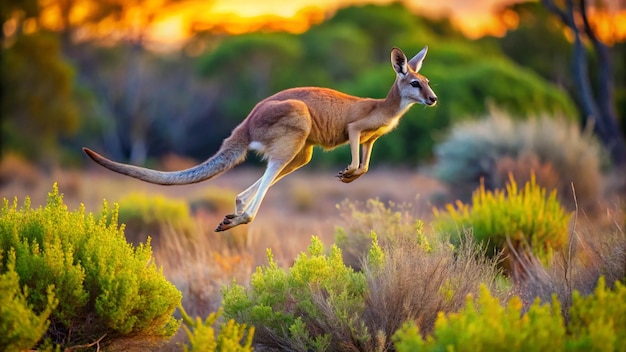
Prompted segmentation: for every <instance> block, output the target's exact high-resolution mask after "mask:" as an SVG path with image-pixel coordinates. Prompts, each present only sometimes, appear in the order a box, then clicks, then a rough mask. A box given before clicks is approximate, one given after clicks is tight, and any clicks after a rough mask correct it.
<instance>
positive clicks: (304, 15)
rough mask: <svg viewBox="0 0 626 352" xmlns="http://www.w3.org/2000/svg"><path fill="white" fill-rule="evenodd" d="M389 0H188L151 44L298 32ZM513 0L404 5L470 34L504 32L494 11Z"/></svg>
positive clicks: (158, 26) (158, 27)
mask: <svg viewBox="0 0 626 352" xmlns="http://www.w3.org/2000/svg"><path fill="white" fill-rule="evenodd" d="M391 2H393V1H390V0H370V1H359V0H339V1H336V0H335V1H333V0H292V1H282V0H265V1H258V0H235V1H227V0H216V1H214V2H206V3H205V2H196V1H191V2H188V3H186V4H184V5H180V6H179V7H177V8H176V9H174V10H173V11H172V12H171V13H170V14H169V15H168V16H162V17H161V18H160V19H159V21H157V22H156V23H155V25H154V26H153V29H152V30H151V32H150V38H151V39H152V40H153V41H154V42H158V43H161V44H164V45H171V44H176V43H180V42H181V41H182V40H184V39H185V38H187V37H188V36H189V35H190V33H191V32H192V31H193V30H198V29H207V30H220V31H224V32H228V33H233V34H237V33H244V32H249V31H254V30H259V29H270V30H284V31H289V32H294V33H300V32H303V31H305V30H307V29H308V28H309V27H310V26H311V25H313V24H316V23H319V22H321V21H323V20H324V19H325V18H328V17H330V16H332V14H333V13H334V12H335V11H337V10H338V9H339V8H341V7H345V6H350V5H358V4H388V3H391ZM513 2H515V0H484V1H464V0H443V1H438V2H426V1H419V0H409V1H405V2H404V3H405V4H406V6H407V7H408V8H410V9H411V10H412V11H413V12H414V13H416V14H418V15H419V14H424V15H425V16H450V18H451V20H452V22H453V23H454V24H455V25H456V26H457V27H458V28H459V29H460V30H461V31H463V33H465V34H466V35H467V36H469V37H479V36H482V35H485V34H492V35H502V34H503V33H504V30H505V29H506V28H505V27H504V25H503V24H502V23H501V22H500V21H498V20H497V19H496V17H495V15H494V13H495V11H496V10H497V9H499V8H501V7H502V6H505V5H507V4H510V3H513Z"/></svg>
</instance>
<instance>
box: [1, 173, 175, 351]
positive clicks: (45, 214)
mask: <svg viewBox="0 0 626 352" xmlns="http://www.w3.org/2000/svg"><path fill="white" fill-rule="evenodd" d="M108 213H109V210H108V207H107V205H106V203H105V206H104V211H103V214H102V216H100V217H99V219H95V218H94V216H93V215H91V214H88V215H87V214H85V209H84V208H83V207H81V209H80V210H78V211H72V212H70V211H68V209H67V206H66V205H65V204H64V203H63V197H62V195H60V194H59V193H58V189H57V187H56V185H55V186H54V189H53V191H52V192H51V193H49V195H48V201H47V204H46V206H45V207H42V208H39V209H32V208H31V207H30V201H29V199H28V198H27V199H26V200H25V201H24V205H23V206H22V207H21V208H18V204H17V199H16V200H15V201H14V202H13V204H12V205H9V201H8V200H7V199H5V200H4V206H3V207H2V210H1V211H0V255H1V256H2V257H1V258H2V266H1V268H2V272H0V275H3V286H2V290H3V292H2V295H1V297H3V299H4V298H5V297H11V296H12V297H15V298H16V299H13V300H10V301H9V302H7V303H8V304H10V305H9V306H8V308H3V309H9V310H11V311H19V310H20V309H22V310H23V309H24V307H26V306H27V307H28V308H29V309H31V310H32V312H33V314H31V313H28V312H27V313H26V314H25V315H24V316H22V317H20V318H21V319H24V321H23V322H24V323H27V324H32V325H33V326H36V327H41V324H42V323H41V319H42V318H44V319H45V317H46V316H47V320H46V323H45V324H46V325H47V326H48V328H47V331H46V332H45V334H44V335H43V338H44V341H43V343H44V345H45V346H51V345H59V346H61V347H62V348H67V347H72V346H77V345H85V344H91V343H95V342H97V343H98V345H100V346H102V345H112V344H113V343H117V344H122V343H125V342H127V341H129V340H130V339H132V340H133V342H135V343H136V342H138V341H143V342H144V343H145V342H157V341H160V340H162V339H164V338H167V337H169V336H171V335H173V334H174V333H175V332H176V330H177V329H178V326H179V324H180V323H179V322H178V321H176V320H175V319H174V318H173V317H172V313H173V312H174V310H175V309H176V307H177V306H178V305H180V302H181V295H180V292H179V291H178V290H177V289H176V288H175V287H174V286H173V285H172V284H170V283H169V282H168V281H167V280H166V279H165V277H164V276H163V275H162V274H161V272H160V270H159V269H158V268H157V267H156V265H155V264H154V260H153V258H152V251H151V248H150V245H149V243H147V244H145V245H140V246H138V247H133V246H132V245H130V244H128V243H127V242H126V238H125V237H124V233H123V231H122V230H121V229H120V228H119V227H118V226H117V225H116V224H117V211H116V210H115V211H112V212H111V213H112V214H111V216H109V214H108ZM110 217H112V222H113V223H114V224H115V225H108V223H109V220H108V219H109V218H110ZM15 274H17V276H18V278H19V283H18V289H17V291H16V288H15V283H14V281H15ZM11 280H13V283H11V282H12V281H11ZM4 281H7V282H8V283H9V285H4ZM20 290H23V291H22V292H20ZM55 302H58V304H54V303H55ZM3 307H5V306H4V305H3ZM48 314H49V316H48ZM3 319H5V315H4V314H3ZM26 320H28V321H26ZM0 327H1V328H2V329H9V330H10V329H11V326H10V325H7V324H5V322H4V321H3V324H2V325H0ZM36 330H37V329H35V331H36ZM8 333H9V331H6V330H3V331H0V336H7V334H8ZM14 339H15V340H17V341H22V342H24V344H19V345H17V346H20V348H33V347H35V346H37V345H38V344H40V343H42V340H40V339H34V338H32V337H30V336H26V335H20V336H16V337H15V338H14ZM26 342H28V343H26ZM33 343H35V344H34V345H33ZM26 344H30V346H25V345H26ZM40 347H41V345H40Z"/></svg>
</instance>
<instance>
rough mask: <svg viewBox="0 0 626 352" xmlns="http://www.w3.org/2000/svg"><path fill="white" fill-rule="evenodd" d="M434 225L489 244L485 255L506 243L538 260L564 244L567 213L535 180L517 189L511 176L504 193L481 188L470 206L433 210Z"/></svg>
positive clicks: (566, 231) (566, 233) (473, 197)
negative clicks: (528, 251) (466, 233)
mask: <svg viewBox="0 0 626 352" xmlns="http://www.w3.org/2000/svg"><path fill="white" fill-rule="evenodd" d="M435 216H436V217H437V220H436V226H438V227H439V228H440V229H441V230H442V231H443V232H445V233H448V234H451V235H454V234H456V233H458V232H459V229H468V230H471V231H470V233H471V234H472V235H473V236H474V237H475V238H476V239H477V240H478V241H479V242H481V243H484V244H486V245H489V246H490V247H491V250H490V251H489V252H488V253H491V254H493V253H495V252H496V251H497V250H496V249H494V247H495V248H497V249H498V250H501V249H504V248H507V247H508V246H507V241H509V240H510V241H511V245H512V246H513V248H514V249H515V250H523V249H524V248H526V247H527V246H528V247H530V248H531V250H532V252H533V253H534V254H535V255H537V256H538V257H540V258H549V257H550V255H551V253H552V251H553V250H555V249H556V250H558V249H560V248H561V246H562V245H563V244H564V243H565V242H566V241H567V237H568V222H569V219H570V217H571V214H569V213H567V212H566V211H565V210H564V209H563V207H562V206H561V204H560V203H559V201H558V200H557V198H556V192H555V191H552V192H551V193H550V194H549V195H547V194H546V190H545V189H544V188H542V187H540V186H538V185H537V183H536V182H535V179H534V177H532V178H531V180H530V182H527V183H526V184H525V186H524V188H522V189H518V187H517V183H516V182H515V179H513V178H512V177H511V178H510V180H509V183H508V184H507V186H506V191H504V190H495V191H493V192H492V191H487V190H485V187H484V186H481V187H480V188H479V189H478V190H476V192H474V195H473V196H472V202H471V204H464V203H462V202H460V201H457V203H456V207H455V206H454V205H452V204H448V205H447V206H446V210H445V211H444V212H439V211H438V210H437V209H435Z"/></svg>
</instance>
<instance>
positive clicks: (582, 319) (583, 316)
mask: <svg viewBox="0 0 626 352" xmlns="http://www.w3.org/2000/svg"><path fill="white" fill-rule="evenodd" d="M567 332H568V333H569V334H570V335H571V336H572V338H571V339H569V341H568V344H567V349H569V350H572V351H626V346H625V345H624V341H626V286H625V285H624V284H623V283H621V282H619V281H616V282H615V287H614V288H613V290H610V289H608V288H607V287H606V286H605V280H604V278H600V280H599V281H598V286H597V287H596V289H595V291H594V293H593V295H589V296H587V297H584V296H582V295H581V294H579V293H578V292H574V295H573V297H572V307H571V308H570V310H569V321H568V324H567Z"/></svg>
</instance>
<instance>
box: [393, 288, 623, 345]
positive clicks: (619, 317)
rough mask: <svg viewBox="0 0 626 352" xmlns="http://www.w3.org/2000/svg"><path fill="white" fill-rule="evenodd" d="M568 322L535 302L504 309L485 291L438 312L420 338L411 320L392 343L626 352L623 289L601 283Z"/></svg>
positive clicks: (556, 309) (556, 308)
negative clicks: (452, 308)
mask: <svg viewBox="0 0 626 352" xmlns="http://www.w3.org/2000/svg"><path fill="white" fill-rule="evenodd" d="M568 316H569V320H567V321H565V320H564V318H563V316H562V315H561V306H560V303H559V301H558V300H557V299H556V298H553V300H552V306H550V305H547V304H541V303H540V302H539V301H538V300H537V301H535V303H533V304H532V305H531V306H530V308H529V309H528V311H526V312H524V311H523V309H522V302H521V301H520V300H519V298H517V297H513V298H512V299H511V300H510V301H509V303H508V304H507V306H506V307H504V306H502V305H501V304H500V303H499V301H498V299H496V298H493V297H492V296H491V295H490V293H489V290H487V289H486V288H485V287H483V288H482V289H481V294H480V296H479V298H478V299H477V300H474V299H473V298H472V297H471V296H470V297H468V300H467V305H466V307H465V308H464V309H463V310H461V311H460V312H458V313H451V314H448V315H445V314H443V313H441V314H440V315H439V317H438V318H437V323H436V324H435V331H434V332H433V333H432V335H429V336H428V337H426V338H423V337H422V336H421V335H420V334H419V329H418V328H417V326H416V325H415V323H414V322H409V323H407V324H405V325H404V326H403V327H402V328H401V329H400V330H399V331H398V332H397V333H396V334H395V335H394V341H395V345H396V348H397V350H398V351H399V352H402V351H444V350H445V351H476V352H480V351H505V350H506V351H512V352H514V351H626V345H624V343H623V342H624V338H626V287H625V286H624V285H622V284H620V283H619V282H618V283H616V285H615V289H614V290H608V289H607V288H606V287H605V286H604V281H603V280H600V282H599V284H598V286H597V288H596V290H595V291H594V294H593V295H589V296H587V297H582V296H580V295H579V294H577V293H576V294H575V295H574V302H573V305H572V307H571V308H570V310H569V314H568Z"/></svg>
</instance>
